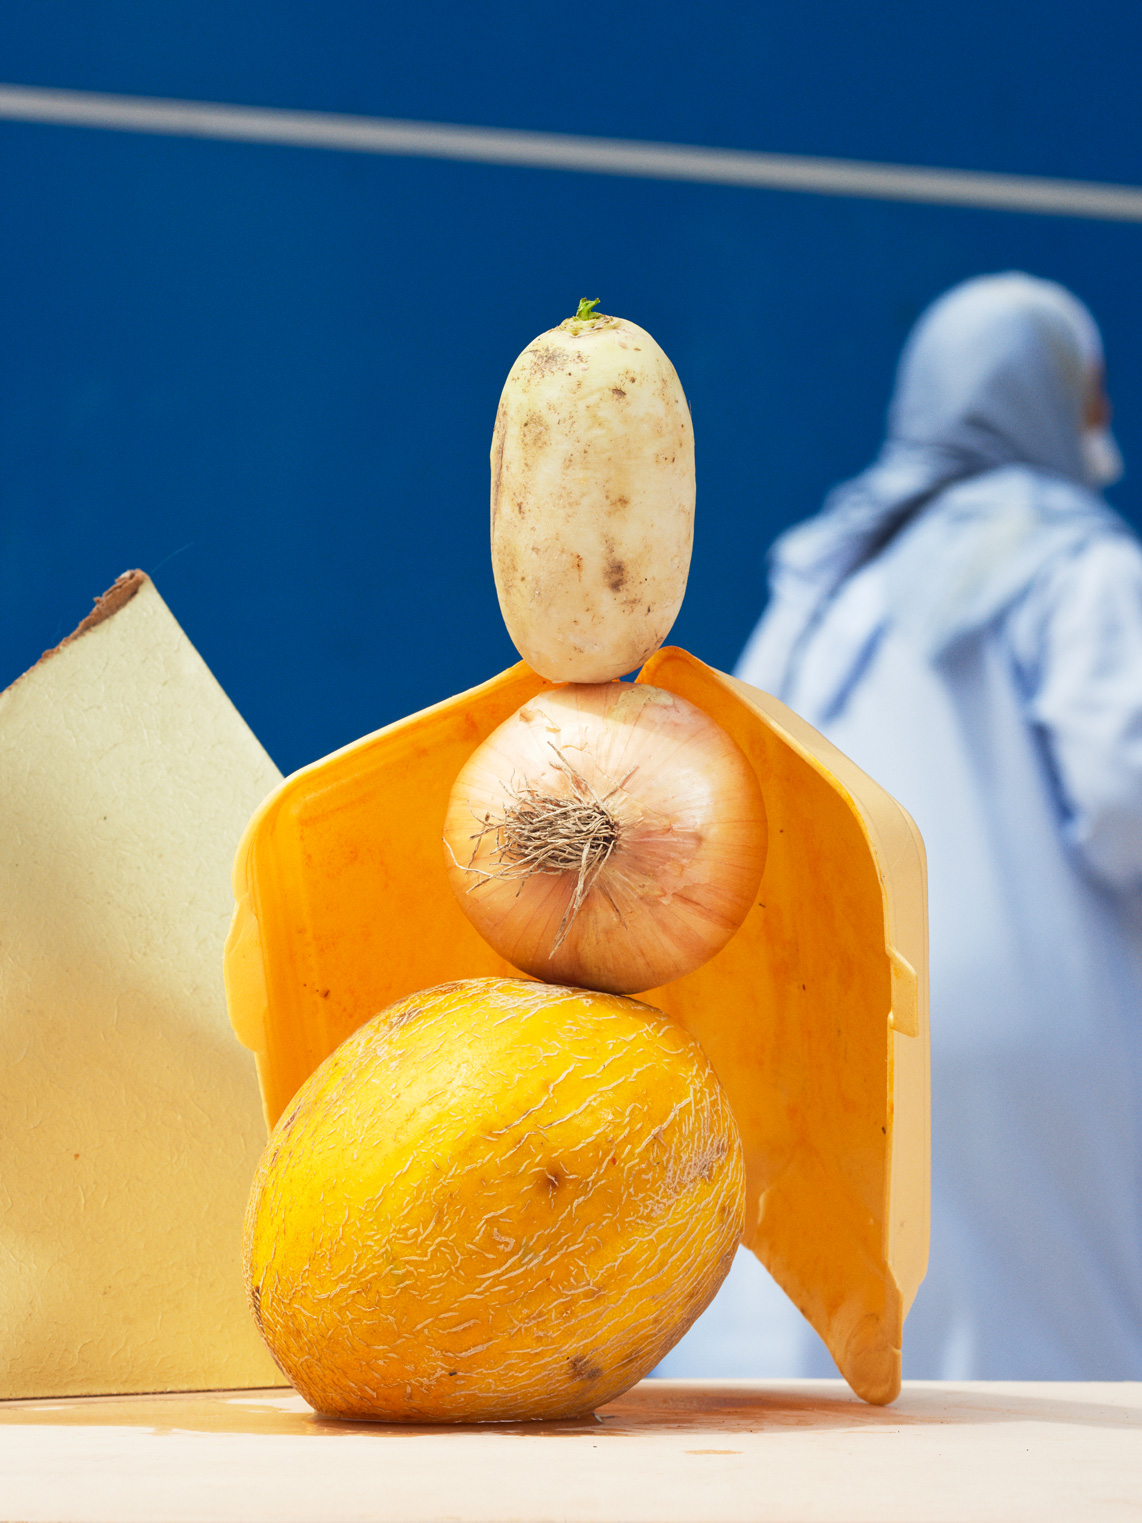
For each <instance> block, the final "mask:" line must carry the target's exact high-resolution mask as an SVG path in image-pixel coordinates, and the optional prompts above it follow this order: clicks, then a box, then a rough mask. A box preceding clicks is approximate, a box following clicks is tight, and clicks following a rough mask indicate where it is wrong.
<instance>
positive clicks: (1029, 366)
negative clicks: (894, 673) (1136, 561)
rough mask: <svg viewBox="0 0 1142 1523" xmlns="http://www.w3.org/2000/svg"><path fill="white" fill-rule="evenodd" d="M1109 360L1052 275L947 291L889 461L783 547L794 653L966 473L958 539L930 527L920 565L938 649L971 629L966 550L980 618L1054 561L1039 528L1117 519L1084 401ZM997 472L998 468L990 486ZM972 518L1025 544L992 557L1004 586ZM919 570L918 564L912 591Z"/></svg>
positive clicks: (933, 312)
mask: <svg viewBox="0 0 1142 1523" xmlns="http://www.w3.org/2000/svg"><path fill="white" fill-rule="evenodd" d="M1101 367H1102V341H1101V339H1100V337H1099V332H1098V328H1097V326H1096V324H1095V321H1094V319H1093V318H1092V317H1091V315H1090V313H1089V312H1088V311H1087V309H1086V307H1084V306H1083V304H1082V303H1081V302H1080V301H1079V300H1078V299H1077V298H1076V297H1074V296H1072V295H1071V293H1070V292H1069V291H1067V290H1065V289H1064V288H1063V287H1062V286H1059V285H1056V284H1054V283H1053V282H1051V281H1046V280H1038V279H1036V278H1034V277H1033V276H1030V275H1023V274H1020V273H1018V272H1010V273H1008V274H1003V275H985V276H980V277H978V278H977V279H974V280H968V281H965V282H964V283H963V284H962V285H959V286H956V287H954V288H953V289H952V290H951V291H949V292H947V293H946V294H945V295H943V296H941V297H940V298H939V299H938V300H937V301H935V302H934V303H933V304H932V306H930V307H929V308H928V310H927V311H926V312H925V313H924V314H923V315H922V316H921V318H920V320H919V321H918V322H917V324H916V326H915V328H914V329H913V330H912V333H911V335H910V336H909V338H908V341H907V343H906V345H905V347H904V352H903V354H902V355H901V358H900V365H899V368H898V371H897V378H896V388H895V391H894V394H893V397H892V402H891V405H890V407H889V412H888V437H887V439H886V441H885V444H884V446H883V448H882V449H881V451H880V454H879V456H878V457H877V459H876V461H875V462H874V464H873V465H871V466H870V467H869V468H868V470H866V471H864V472H863V473H862V474H861V475H859V476H857V477H855V478H854V479H853V480H852V481H849V482H846V483H845V484H844V485H842V486H839V487H837V488H835V489H834V490H833V491H832V492H831V493H830V494H829V497H828V498H827V499H826V502H825V506H824V508H823V509H822V511H821V512H820V513H819V514H818V515H817V516H816V517H815V518H811V519H809V520H808V521H807V522H805V523H803V524H799V525H797V526H796V527H795V528H793V529H791V530H789V531H788V532H787V533H786V534H784V535H783V536H782V537H781V538H780V539H779V540H778V541H777V543H776V544H775V545H774V547H773V550H772V551H771V555H770V561H771V579H772V584H773V590H774V594H775V598H780V599H783V600H784V601H785V604H786V605H787V606H786V607H785V608H784V610H783V611H782V616H781V624H782V627H783V630H784V634H785V639H783V640H782V642H781V643H782V644H785V645H786V648H787V654H788V658H789V659H790V660H793V659H795V657H796V651H797V648H798V646H799V645H800V644H801V643H802V641H803V640H804V638H805V637H806V636H807V635H808V634H809V633H811V631H812V628H813V627H814V626H815V624H816V623H817V621H818V619H819V618H820V617H821V615H822V612H823V610H824V609H825V608H826V607H827V606H828V604H829V602H830V600H831V599H832V597H833V595H834V594H835V593H836V591H837V589H838V588H839V587H840V586H841V584H842V583H843V582H844V581H845V580H846V579H847V578H848V577H849V576H851V575H852V574H853V573H854V572H855V571H857V570H858V569H859V568H860V567H861V566H863V565H865V564H866V563H868V562H869V561H871V560H873V559H874V558H875V557H876V556H877V555H878V553H879V552H880V551H882V550H883V549H884V548H885V546H887V545H888V544H889V542H890V541H892V540H893V539H894V537H896V536H897V535H898V533H899V531H900V530H901V529H902V528H903V526H904V525H905V524H907V523H909V521H910V520H912V519H913V518H916V517H917V515H919V514H920V512H921V510H922V509H924V508H925V507H926V506H927V505H928V504H930V503H932V504H934V501H935V499H937V498H940V500H941V501H943V499H944V496H945V494H949V496H948V500H949V502H952V501H953V500H954V499H955V498H956V493H955V491H954V489H955V488H956V487H957V486H959V485H961V484H975V483H978V488H977V489H976V490H974V491H971V492H962V493H961V494H959V500H960V503H961V512H960V513H959V517H958V520H957V523H956V530H955V535H954V536H952V535H950V534H949V533H947V532H943V531H942V530H941V529H940V528H939V526H936V527H935V529H934V532H929V533H927V534H926V536H924V538H925V539H926V543H925V554H926V559H925V560H924V561H923V562H922V564H921V565H920V567H919V575H920V581H921V582H922V583H923V584H925V585H924V587H923V592H922V594H920V592H919V588H918V587H916V592H915V593H914V594H913V595H912V596H911V597H910V601H911V602H912V603H913V604H914V605H917V606H918V604H919V602H920V601H921V598H923V599H927V601H928V603H929V604H930V605H931V606H939V607H940V608H941V609H942V610H943V619H944V624H943V626H942V627H941V630H940V632H939V633H938V634H937V633H936V632H934V631H928V633H927V635H926V639H927V641H928V643H929V644H930V645H931V646H933V647H934V646H936V645H939V644H940V643H941V641H946V640H947V639H948V638H950V637H952V635H953V634H955V633H957V632H962V631H961V630H959V629H958V628H957V627H956V619H957V614H956V611H955V610H954V609H952V608H951V607H950V605H949V596H950V595H951V594H950V593H949V587H950V586H952V584H953V583H954V585H955V587H956V588H958V587H959V586H961V585H966V584H965V583H964V576H963V559H964V554H965V553H967V554H970V555H974V561H973V563H972V566H971V575H972V578H974V580H973V582H972V585H971V598H970V602H971V605H972V609H973V610H975V612H974V613H973V615H972V616H973V617H976V615H977V614H978V615H979V616H983V611H985V610H986V611H988V612H990V613H991V614H993V613H994V612H995V611H996V608H995V599H996V597H997V596H1000V594H1002V597H1004V598H1006V599H1008V600H1010V598H1011V597H1012V596H1014V595H1015V594H1017V593H1018V591H1020V590H1021V588H1022V587H1023V586H1025V585H1026V582H1027V580H1028V579H1029V577H1030V576H1031V575H1033V574H1034V571H1035V569H1037V566H1038V564H1039V563H1041V559H1042V553H1046V550H1047V547H1048V538H1050V535H1048V537H1046V538H1045V537H1044V536H1043V535H1039V536H1038V537H1037V538H1036V536H1035V534H1034V532H1033V531H1034V530H1035V529H1036V528H1038V527H1047V528H1049V529H1050V530H1051V531H1052V533H1055V532H1056V531H1058V530H1059V528H1060V527H1061V526H1065V528H1066V532H1067V534H1068V535H1069V536H1070V537H1073V532H1072V531H1074V530H1075V529H1076V526H1078V525H1079V524H1080V523H1081V524H1083V525H1085V526H1086V527H1088V528H1089V526H1090V525H1091V523H1092V522H1093V521H1095V520H1097V521H1098V522H1100V523H1101V524H1103V525H1104V526H1105V524H1106V523H1107V521H1108V520H1112V519H1113V515H1111V513H1110V510H1109V509H1108V508H1106V506H1105V505H1104V504H1103V503H1102V502H1101V500H1100V499H1099V498H1097V497H1096V496H1095V495H1094V494H1093V492H1092V491H1091V490H1090V475H1089V470H1088V462H1087V458H1086V452H1085V451H1084V421H1083V418H1084V411H1085V408H1086V402H1087V398H1088V396H1089V392H1090V387H1091V385H1092V382H1093V378H1094V376H1095V375H1096V374H1097V373H1098V372H1099V371H1100V370H1101ZM989 473H996V478H995V479H996V490H995V492H993V493H991V494H989V493H988V492H987V490H986V486H987V480H986V478H987V477H988V474H989ZM999 473H1002V475H1003V483H1002V485H1001V483H1000V479H999ZM1016 480H1017V481H1018V491H1016V490H1015V487H1014V483H1015V482H1016ZM949 489H953V490H951V492H949ZM1016 497H1018V499H1019V503H1018V522H1017V523H1016V524H1014V525H1009V526H1008V528H1007V529H1006V530H1005V531H1004V532H999V533H997V532H996V530H997V526H998V525H997V520H998V519H999V518H1001V517H1002V514H1003V511H1004V507H1005V503H1012V502H1014V499H1015V498H1016ZM969 503H970V509H969ZM927 516H928V515H925V517H927ZM968 519H971V521H972V522H973V524H975V525H976V526H977V527H978V529H979V534H977V535H976V538H977V540H978V539H979V538H980V535H982V536H983V538H984V539H985V540H986V543H987V544H989V545H992V546H998V545H1000V544H1002V545H1004V546H1006V547H1008V549H1009V550H1010V551H1011V554H1009V555H1008V556H1007V558H1006V560H1005V562H1004V564H1003V565H1002V566H1001V565H1000V564H999V561H998V560H997V559H996V557H995V555H993V554H991V553H990V552H988V551H986V550H985V551H984V552H983V560H984V561H987V562H988V563H989V568H990V569H991V570H993V571H994V572H995V576H994V577H993V578H992V581H993V583H994V586H993V587H992V588H991V589H983V588H981V584H980V583H981V575H982V573H981V570H980V564H979V563H980V561H981V555H980V553H979V547H978V545H976V546H972V544H971V536H970V534H967V531H966V529H965V525H966V523H967V520H968ZM941 534H942V538H941ZM911 537H912V536H911V535H909V538H911ZM1056 537H1057V535H1056ZM1016 550H1018V552H1019V554H1018V557H1016V555H1015V551H1016ZM945 568H946V574H945ZM916 573H917V567H916V566H911V567H910V568H909V576H910V577H912V578H913V586H916V582H915V578H916ZM956 595H957V596H958V593H957V594H956ZM774 633H776V631H774Z"/></svg>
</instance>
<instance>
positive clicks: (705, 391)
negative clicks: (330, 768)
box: [0, 0, 1142, 770]
mask: <svg viewBox="0 0 1142 1523" xmlns="http://www.w3.org/2000/svg"><path fill="white" fill-rule="evenodd" d="M1140 44H1142V11H1140V10H1139V8H1138V6H1137V4H1136V0H1131V3H1129V4H1127V3H1099V0H1093V3H1088V4H1087V5H1086V6H1084V7H1083V8H1082V10H1081V14H1080V11H1079V8H1078V7H1075V6H1073V5H1072V4H1069V3H1066V4H1064V3H1062V0H1037V3H1031V0H1022V3H1007V4H1005V5H1002V6H998V7H997V6H996V5H995V3H994V0H963V3H961V4H959V5H958V6H957V7H954V8H952V7H945V8H934V7H916V6H914V5H905V4H903V3H901V0H884V3H882V4H880V5H879V6H876V7H865V6H857V5H853V4H840V3H835V4H825V3H818V4H814V3H811V0H800V3H781V4H740V3H739V4H723V5H712V6H711V5H705V6H699V5H694V4H682V3H670V0H658V3H655V4H649V3H641V0H640V3H633V4H627V5H620V6H617V7H616V6H614V5H613V4H608V5H604V4H601V3H582V4H562V5H560V4H554V5H553V4H548V5H546V6H543V7H540V6H534V5H524V4H522V3H519V4H511V5H509V4H483V5H480V6H468V5H461V4H458V3H445V0H418V3H416V4H411V3H408V4H404V5H401V6H385V5H378V4H376V3H375V0H373V3H370V4H366V3H364V0H358V3H352V4H350V3H341V4H338V3H328V0H327V3H324V4H322V5H320V6H318V5H317V4H302V3H298V0H294V3H288V0H279V3H277V4H275V5H269V4H266V3H264V0H249V3H247V4H245V5H243V6H240V7H236V6H233V5H223V4H222V3H220V0H201V3H196V4H194V5H190V4H175V3H171V0H147V3H127V0H104V3H103V4H101V5H99V6H93V5H91V4H90V3H84V4H80V3H78V0H72V3H62V0H43V3H34V4H24V5H17V4H16V3H15V0H8V3H7V5H6V6H5V8H4V10H3V12H2V13H0V75H2V76H3V78H4V79H5V80H7V81H8V82H14V83H21V84H31V85H48V86H67V87H72V88H79V89H93V90H107V91H119V92H123V93H128V94H153V95H169V96H177V97H185V98H190V99H199V100H224V101H235V102H241V103H251V104H264V105H278V106H298V107H309V108H314V109H323V110H336V111H352V112H362V113H367V114H377V115H386V116H402V117H411V118H422V119H427V120H437V121H451V122H470V123H487V124H491V125H498V126H513V127H525V128H539V129H551V130H556V131H568V132H585V133H593V134H601V135H607V136H619V137H635V138H646V139H664V140H669V141H676V142H690V143H708V144H715V145H724V146H732V147H741V148H757V149H771V150H780V151H788V152H797V153H811V154H825V155H835V156H841V157H853V158H868V159H878V160H888V161H894V162H905V163H915V164H936V165H947V166H950V167H957V168H979V169H995V170H1009V171H1013V172H1021V173H1034V174H1048V175H1062V176H1074V177H1077V178H1088V179H1098V180H1111V181H1122V182H1127V183H1142V141H1140V136H1139V121H1138V109H1137V100H1138V86H1137V80H1138V77H1139V62H1140ZM0 159H2V187H3V193H2V195H0V281H2V284H0V292H2V296H0V682H2V681H7V680H10V679H11V678H12V677H14V676H15V675H17V674H18V673H19V672H20V671H21V670H22V669H23V668H24V667H25V666H27V665H28V664H29V663H30V662H31V661H33V660H34V659H35V658H36V657H37V656H38V655H39V653H40V651H41V650H42V649H43V648H44V647H45V646H48V645H51V644H53V643H55V641H56V640H58V639H59V638H60V637H61V636H62V635H63V634H65V633H66V632H67V631H68V630H69V629H70V628H72V627H73V626H74V624H75V623H76V622H77V621H78V619H79V618H80V617H81V616H82V615H83V613H84V612H85V611H86V609H87V607H88V606H89V604H90V601H91V598H92V597H93V596H94V595H95V594H96V593H97V592H99V591H101V590H102V589H103V587H105V586H106V585H107V584H109V583H110V581H111V580H112V579H113V578H114V577H115V575H116V574H117V573H118V572H120V571H121V570H123V569H124V568H126V567H128V566H134V565H139V566H142V567H143V568H144V569H145V570H147V571H149V572H151V573H152V575H153V576H154V577H155V580H156V582H157V584H158V586H159V589H160V591H161V592H162V594H163V595H164V597H165V598H166V600H167V601H168V603H169V604H170V606H171V607H172V609H173V610H174V612H175V614H176V615H177V617H178V618H179V619H180V621H181V622H182V624H183V626H184V627H185V628H186V630H187V632H188V633H189V635H190V636H191V638H192V639H193V640H194V641H195V643H196V644H197V646H198V647H199V649H200V650H201V651H202V653H203V655H204V656H205V658H206V659H207V661H208V662H209V663H210V665H211V666H212V668H213V669H214V671H215V672H216V673H217V675H218V677H219V679H220V680H221V682H222V683H223V685H224V686H225V687H226V689H227V690H228V692H229V693H230V694H231V696H232V697H233V698H234V701H235V702H236V703H237V704H238V707H239V708H240V709H241V710H242V712H243V713H244V714H245V716H246V717H247V719H248V720H249V722H250V723H251V725H252V726H253V728H254V729H255V731H256V732H257V733H258V735H259V736H260V737H261V739H262V740H263V742H264V743H265V744H266V746H267V747H268V749H269V750H270V752H271V754H272V755H273V756H274V758H275V760H276V761H277V762H278V763H279V765H281V766H282V767H283V768H284V769H287V770H289V769H292V768H293V767H296V766H298V765H300V764H302V763H303V762H306V761H308V760H311V759H313V758H314V757H316V756H318V755H321V754H323V753H324V752H325V751H328V750H330V749H331V748H333V747H334V746H337V745H340V744H342V743H344V742H346V741H348V740H350V739H352V738H353V737H355V736H357V735H359V734H362V733H364V732H365V731H367V730H370V729H373V728H375V727H376V726H378V725H380V724H382V723H385V722H387V721H388V720H390V719H393V718H396V717H399V716H400V715H401V714H404V713H407V712H409V711H411V710H413V709H415V708H418V707H420V706H422V705H424V704H426V703H429V702H432V701H435V700H436V699H438V698H443V697H446V696H448V695H449V694H451V693H453V692H455V691H457V690H458V689H460V688H462V687H465V686H468V685H470V684H472V683H473V682H476V681H479V680H480V679H481V678H483V677H485V676H487V675H489V674H490V673H492V672H493V671H495V670H498V669H499V668H500V667H502V666H503V665H506V664H507V663H508V662H509V661H510V660H511V659H512V658H513V653H512V651H511V647H510V645H509V643H508V641H507V637H506V635H505V633H504V631H503V627H502V624H501V621H500V618H499V613H498V610H497V607H496V602H495V594H494V589H493V586H492V579H491V571H490V566H489V561H488V553H487V450H488V444H489V439H490V434H491V426H492V419H493V416H494V413H495V407H496V401H497V399H498V395H499V389H500V386H501V384H502V382H503V378H504V376H505V374H506V372H507V370H508V367H509V365H510V364H511V361H512V360H513V359H514V357H515V355H516V353H517V352H518V351H519V350H520V349H521V348H522V347H523V346H524V345H525V344H526V343H527V342H528V341H529V340H530V339H531V338H532V337H533V336H534V335H535V334H536V333H538V332H539V331H541V330H542V329H544V328H547V327H549V326H551V325H552V324H553V323H555V322H557V321H559V320H560V319H561V318H562V317H565V316H567V315H569V314H570V312H571V311H572V310H573V309H574V307H575V304H576V302H577V300H578V298H579V297H580V296H582V295H588V296H600V297H602V301H603V308H604V309H605V310H607V311H613V312H619V313H621V314H623V315H625V316H629V317H631V318H633V319H634V320H635V321H637V322H639V323H641V324H643V325H644V326H645V327H647V328H649V329H650V330H651V332H653V333H654V334H655V336H656V337H657V338H658V339H659V341H660V342H661V343H662V344H663V346H664V347H665V348H666V350H667V352H668V353H669V354H670V356H671V357H672V359H673V360H674V362H675V364H676V365H677V368H678V371H679V373H680V375H681V377H682V380H683V383H684V385H685V387H686V389H687V392H688V394H689V397H690V400H691V405H692V408H693V413H694V421H695V428H696V434H697V442H698V468H699V515H700V516H699V524H698V534H697V542H696V547H695V557H694V567H693V572H692V576H691V583H690V591H689V593H688V596H687V601H686V604H685V607H684V609H683V612H682V615H681V616H680V618H679V621H678V624H677V625H676V627H675V631H674V635H673V636H672V639H675V640H677V641H678V642H679V643H682V644H685V645H687V646H688V647H689V648H690V649H692V650H694V651H695V652H696V653H697V654H698V655H700V656H702V657H703V658H705V659H707V660H710V661H712V662H714V663H715V664H716V665H720V666H728V665H730V664H731V663H732V662H733V660H734V658H735V656H736V654H737V652H738V650H739V648H740V646H741V644H742V642H743V640H744V638H745V636H746V635H747V633H748V631H749V629H750V627H751V626H752V623H753V621H754V619H755V618H756V616H757V614H758V612H759V610H760V607H761V603H762V599H763V574H762V557H763V553H764V549H765V546H766V545H767V544H768V542H769V540H770V539H771V538H772V536H773V535H774V533H776V532H777V531H778V530H779V529H780V528H781V527H783V526H784V525H786V524H788V523H790V522H792V521H793V520H795V519H797V518H799V517H802V516H804V515H805V514H807V513H809V512H811V511H812V510H813V509H814V508H815V507H816V506H817V504H818V503H819V501H820V498H821V496H822V494H823V492H824V491H825V490H826V488H827V487H828V486H829V485H830V484H831V483H832V482H834V481H836V480H837V479H839V478H840V477H842V476H844V475H846V474H850V473H851V472H853V471H854V470H856V469H858V468H859V467H860V466H862V465H863V464H864V463H865V462H866V461H867V459H868V458H869V456H870V455H871V454H872V452H873V451H874V449H875V448H876V446H877V443H878V442H879V437H880V431H881V422H882V417H883V411H884V405H885V402H886V399H887V394H888V389H889V385H890V382H891V375H892V368H893V364H894V361H895V357H896V353H897V351H898V349H899V346H900V343H901V341H902V339H903V337H904V335H905V333H906V331H907V328H908V326H909V324H910V323H911V321H912V320H913V318H914V317H915V316H916V315H917V313H918V312H919V310H920V309H921V307H922V306H923V305H924V304H925V303H926V302H927V301H928V300H929V299H930V298H931V297H933V296H934V295H936V294H937V293H938V292H939V291H940V290H941V289H943V288H944V287H946V286H948V285H949V284H951V283H952V282H953V281H956V280H959V279H960V278H962V277H964V276H966V275H969V274H973V273H977V272H980V271H984V270H992V269H1003V268H1010V267H1019V268H1023V269H1028V270H1031V271H1033V272H1035V273H1038V274H1043V275H1049V276H1052V277H1055V278H1057V279H1060V280H1062V281H1064V282H1065V283H1067V284H1069V285H1071V286H1072V287H1073V288H1074V289H1075V290H1076V291H1078V292H1079V294H1080V295H1082V296H1083V297H1084V298H1085V299H1087V300H1088V302H1089V303H1090V304H1091V306H1092V307H1093V309H1094V311H1095V313H1096V315H1097V316H1098V318H1099V319H1100V321H1101V322H1102V324H1103V326H1104V330H1105V333H1106V339H1107V348H1108V356H1109V366H1110V381H1111V388H1112V392H1113V395H1114V398H1115V402H1116V406H1117V410H1118V415H1117V419H1116V427H1117V431H1118V434H1119V438H1120V441H1121V443H1122V446H1123V451H1124V453H1125V455H1126V457H1127V464H1128V467H1130V468H1132V470H1131V474H1129V475H1128V476H1127V479H1126V480H1125V481H1124V482H1123V483H1122V484H1121V486H1120V487H1118V488H1116V489H1115V491H1114V493H1113V494H1112V496H1113V499H1114V501H1115V503H1116V505H1117V506H1118V507H1119V508H1120V509H1121V510H1122V511H1123V512H1124V513H1126V514H1127V516H1129V517H1130V518H1131V519H1132V520H1134V521H1135V522H1138V521H1142V496H1140V484H1142V297H1140V294H1139V280H1138V269H1139V255H1140V253H1142V226H1137V225H1135V226H1132V225H1120V224H1112V223H1097V222H1084V221H1079V220H1073V219H1062V218H1044V217H1029V216H1023V215H1018V214H1008V213H994V212H974V211H962V210H953V209H944V208H932V207H920V206H906V205H894V204H889V203H877V202H864V201H856V200H843V199H830V198H820V197H813V196H804V195H798V194H787V193H778V192H758V191H743V190H736V189H723V188H717V187H706V186H692V185H690V186H688V185H681V184H664V183H654V182H647V181H638V180H623V179H609V178H606V177H600V176H584V175H574V174H566V173H560V172H551V171H539V170H519V169H500V168H489V167H484V166H479V165H462V164H448V163H437V162H431V161H417V160H400V159H385V158H372V157H364V156H353V155H344V154H331V153H327V152H321V151H313V150H305V149H288V148H277V147H258V146H246V145H235V144H228V143H210V142H197V141H189V140H177V139H167V138H147V137H141V136H138V137H137V136H127V135H122V134H117V133H104V132H95V131H88V130H76V129H71V128H58V127H46V126H31V125H26V124H19V123H0Z"/></svg>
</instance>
